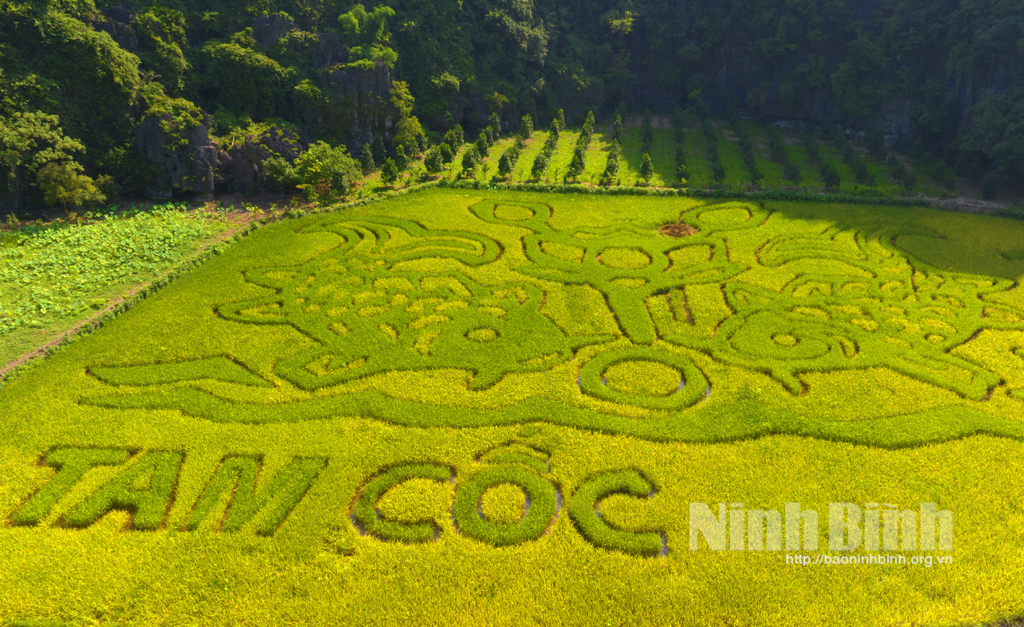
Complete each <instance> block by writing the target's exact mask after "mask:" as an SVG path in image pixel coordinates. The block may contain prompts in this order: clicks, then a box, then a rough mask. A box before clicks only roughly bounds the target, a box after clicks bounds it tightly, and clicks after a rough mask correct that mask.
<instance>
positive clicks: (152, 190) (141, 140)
mask: <svg viewBox="0 0 1024 627" xmlns="http://www.w3.org/2000/svg"><path fill="white" fill-rule="evenodd" d="M209 124H210V120H209V118H208V117H207V119H206V122H205V124H197V125H196V126H193V127H192V128H189V129H184V130H179V129H174V128H172V119H171V116H170V115H163V116H151V117H147V118H145V119H144V120H143V121H142V122H141V123H140V124H139V125H138V127H136V129H135V143H136V145H137V146H138V148H139V152H141V153H142V156H143V157H145V158H146V161H147V162H149V164H151V165H152V166H154V170H155V175H154V177H153V179H152V180H151V181H150V183H149V184H147V185H146V186H145V187H144V189H143V194H144V195H145V196H146V197H147V198H152V199H154V200H163V199H167V198H170V197H171V196H172V195H173V194H174V193H175V192H187V193H193V194H195V197H196V199H197V200H210V199H211V198H213V193H214V190H215V187H216V185H218V184H223V183H226V182H227V181H228V179H227V178H226V176H225V174H226V170H227V168H228V166H229V165H230V164H231V157H230V156H229V155H228V153H227V152H225V151H223V150H220V149H219V148H217V146H216V145H215V144H214V143H213V141H212V140H211V139H210V135H209V132H208V130H207V128H208V126H209Z"/></svg>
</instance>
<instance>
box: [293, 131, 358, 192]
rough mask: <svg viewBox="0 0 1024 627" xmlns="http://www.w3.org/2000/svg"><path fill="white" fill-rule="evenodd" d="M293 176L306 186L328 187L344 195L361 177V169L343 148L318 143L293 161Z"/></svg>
mask: <svg viewBox="0 0 1024 627" xmlns="http://www.w3.org/2000/svg"><path fill="white" fill-rule="evenodd" d="M295 175H296V176H298V178H299V179H300V180H301V181H302V182H303V183H305V184H307V185H330V186H331V187H332V188H334V190H335V191H337V192H338V193H341V194H344V193H347V191H348V188H349V186H350V185H351V184H352V183H353V182H355V181H356V180H358V179H359V178H360V177H361V168H360V167H359V165H358V164H356V162H355V160H354V159H353V158H352V157H351V156H349V154H348V151H347V150H345V146H331V145H330V144H328V143H326V142H322V141H320V142H317V143H315V144H313V145H312V146H310V147H309V150H307V151H306V152H304V153H302V154H301V155H299V157H298V158H297V159H296V160H295Z"/></svg>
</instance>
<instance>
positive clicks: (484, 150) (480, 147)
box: [475, 131, 491, 159]
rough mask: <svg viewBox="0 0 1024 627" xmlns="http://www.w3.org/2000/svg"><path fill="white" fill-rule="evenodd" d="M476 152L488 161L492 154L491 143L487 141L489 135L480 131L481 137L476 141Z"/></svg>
mask: <svg viewBox="0 0 1024 627" xmlns="http://www.w3.org/2000/svg"><path fill="white" fill-rule="evenodd" d="M475 145H476V151H477V152H478V153H480V157H481V158H483V159H486V158H487V156H488V153H489V152H490V146H491V144H490V142H489V141H487V133H486V132H484V131H480V137H478V138H477V140H476V144H475Z"/></svg>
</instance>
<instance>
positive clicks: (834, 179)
mask: <svg viewBox="0 0 1024 627" xmlns="http://www.w3.org/2000/svg"><path fill="white" fill-rule="evenodd" d="M821 180H822V181H823V182H824V183H825V188H826V189H832V190H834V189H839V184H840V183H841V180H840V178H839V171H838V170H836V168H835V166H834V165H831V164H826V165H825V166H824V167H823V168H822V169H821Z"/></svg>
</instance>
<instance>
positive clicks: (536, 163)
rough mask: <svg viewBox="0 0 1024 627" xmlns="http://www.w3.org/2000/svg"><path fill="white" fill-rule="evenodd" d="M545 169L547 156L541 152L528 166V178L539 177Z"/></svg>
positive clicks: (546, 167)
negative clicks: (529, 166) (531, 164)
mask: <svg viewBox="0 0 1024 627" xmlns="http://www.w3.org/2000/svg"><path fill="white" fill-rule="evenodd" d="M547 169H548V156H547V155H546V154H544V153H543V152H542V153H540V154H538V155H537V156H536V158H534V160H533V166H532V167H531V168H530V178H534V179H539V178H540V177H541V176H542V175H543V174H544V171H545V170H547Z"/></svg>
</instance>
